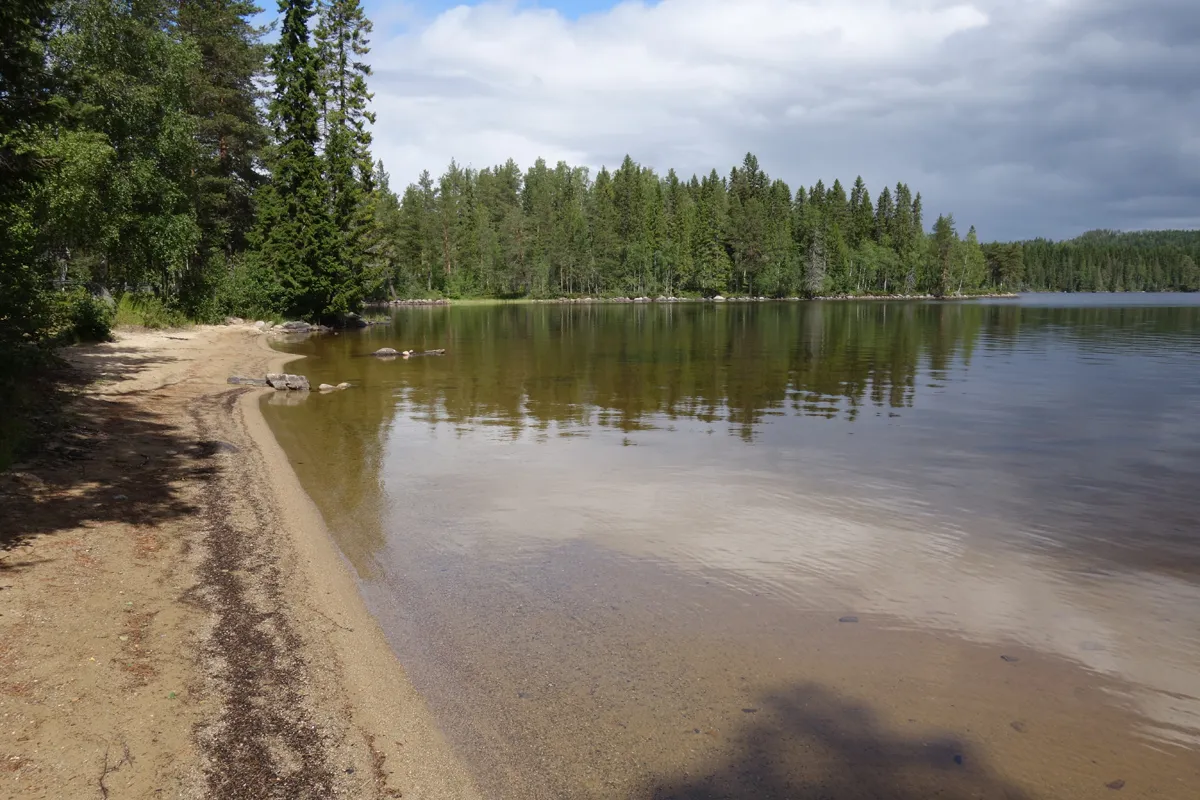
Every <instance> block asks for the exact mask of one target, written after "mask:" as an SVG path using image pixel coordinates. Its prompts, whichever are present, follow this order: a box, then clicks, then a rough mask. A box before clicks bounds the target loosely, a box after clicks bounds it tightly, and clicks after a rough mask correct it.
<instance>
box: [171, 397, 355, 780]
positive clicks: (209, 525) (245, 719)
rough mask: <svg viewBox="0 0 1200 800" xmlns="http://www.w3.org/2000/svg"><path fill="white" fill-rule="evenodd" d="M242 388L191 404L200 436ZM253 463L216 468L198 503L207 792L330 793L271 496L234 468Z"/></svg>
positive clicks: (205, 437)
mask: <svg viewBox="0 0 1200 800" xmlns="http://www.w3.org/2000/svg"><path fill="white" fill-rule="evenodd" d="M245 391H247V390H246V389H233V390H230V391H228V392H224V393H222V394H219V395H215V396H207V397H201V398H198V399H197V400H195V401H193V402H192V403H190V404H189V405H188V413H189V414H190V416H191V417H192V419H193V421H194V422H195V425H196V431H197V434H198V435H199V437H200V438H201V439H202V440H208V439H211V438H212V436H213V435H215V433H216V432H215V431H213V430H212V429H211V426H210V425H209V424H208V422H207V421H206V419H205V416H206V414H205V412H206V411H207V412H217V413H220V414H222V415H225V416H231V415H233V413H234V405H235V403H236V402H237V400H238V397H239V396H240V395H242V394H243V393H244V392H245ZM210 457H213V456H210ZM252 468H260V469H261V468H265V465H262V464H253V465H250V464H246V463H245V460H244V457H243V458H241V459H239V461H238V462H236V464H233V463H231V465H230V466H229V467H228V468H226V469H215V470H214V472H213V474H212V475H211V477H210V479H209V480H208V481H207V482H206V485H205V486H204V489H203V494H202V500H201V508H202V511H201V513H202V519H203V525H204V530H205V534H204V540H203V541H204V546H205V549H206V552H205V553H204V555H203V560H202V562H201V567H200V579H201V586H200V589H199V595H200V597H202V598H203V600H202V602H203V603H204V605H205V606H206V607H207V608H208V609H209V611H210V612H211V613H212V614H213V615H214V617H215V623H214V628H213V631H212V634H211V637H210V640H209V643H208V647H207V649H206V652H205V654H204V658H205V660H206V661H207V662H208V663H209V664H210V665H211V667H212V669H211V671H212V672H213V673H215V680H216V681H217V683H218V685H219V686H220V688H221V695H222V702H223V708H222V711H221V713H220V716H219V718H218V720H217V721H216V722H215V724H213V725H211V726H209V727H207V729H205V730H203V731H201V732H200V735H199V740H200V743H201V745H202V747H203V749H204V751H205V754H206V762H207V763H206V767H205V769H206V778H207V784H208V791H209V794H210V795H211V796H212V797H215V798H221V800H249V798H289V799H290V798H326V797H330V796H331V795H332V794H333V793H334V788H333V787H334V784H335V781H334V777H333V773H332V770H331V768H330V765H329V763H328V760H327V758H326V756H325V753H326V749H327V748H326V743H325V742H324V741H323V737H322V736H321V735H320V733H319V732H318V730H317V727H316V726H315V725H314V724H313V722H312V721H311V720H310V718H309V716H308V714H307V713H306V711H305V702H304V696H303V692H302V690H303V688H304V683H305V670H304V664H303V662H302V661H301V660H300V659H299V657H298V655H297V654H298V653H300V652H301V641H300V639H299V637H298V636H297V635H296V633H295V632H294V631H293V630H292V629H291V628H290V626H289V624H288V621H287V620H286V619H285V618H284V616H283V615H282V614H279V613H278V609H279V608H280V607H281V603H282V600H281V596H280V575H279V567H278V564H277V563H276V559H275V554H274V553H273V552H272V550H273V548H272V545H271V536H270V532H271V531H272V530H274V529H275V524H274V523H275V520H274V515H273V513H272V511H271V509H270V504H269V501H267V500H266V499H265V498H263V497H261V496H258V495H257V494H256V493H255V492H254V491H253V490H251V489H249V488H248V487H250V486H251V485H252V484H253V483H254V482H253V481H245V480H240V479H239V472H242V471H244V470H247V469H252ZM235 484H236V488H235ZM235 498H244V500H243V501H242V506H244V507H239V508H236V509H235V508H234V507H233V506H234V503H235V502H237V501H236V500H235ZM238 514H241V515H242V516H243V517H244V518H243V519H240V520H239V519H238V518H237V515H238ZM239 523H240V524H239Z"/></svg>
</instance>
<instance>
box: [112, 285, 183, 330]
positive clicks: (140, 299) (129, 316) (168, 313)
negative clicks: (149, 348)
mask: <svg viewBox="0 0 1200 800" xmlns="http://www.w3.org/2000/svg"><path fill="white" fill-rule="evenodd" d="M114 324H115V325H118V326H122V325H127V326H133V327H139V328H154V329H161V328H182V327H184V326H186V325H189V324H191V323H190V320H188V318H187V317H186V316H184V315H183V314H182V313H181V312H179V311H174V310H172V309H169V308H167V306H166V305H165V304H164V303H163V301H162V300H160V299H158V298H157V297H155V296H154V295H152V294H126V295H122V296H121V300H120V302H118V303H117V316H116V320H115V322H114Z"/></svg>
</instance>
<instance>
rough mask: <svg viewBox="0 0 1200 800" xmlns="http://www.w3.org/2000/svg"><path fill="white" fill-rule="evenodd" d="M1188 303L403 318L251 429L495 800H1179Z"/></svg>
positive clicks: (1195, 332)
mask: <svg viewBox="0 0 1200 800" xmlns="http://www.w3.org/2000/svg"><path fill="white" fill-rule="evenodd" d="M1198 300H1200V298H1197V297H1196V296H1191V297H1188V296H1150V295H1139V296H1128V297H1121V296H1115V297H1069V296H1046V297H1032V298H1023V299H1021V300H1020V301H1003V302H992V303H962V304H937V303H880V302H864V303H835V302H831V303H804V304H749V305H732V304H730V305H725V306H713V305H707V306H700V305H687V306H683V305H680V306H666V307H658V306H637V307H625V306H528V305H522V306H487V307H451V308H448V309H447V308H432V309H428V308H425V309H410V310H404V311H399V312H397V313H396V314H395V316H394V323H393V325H391V326H390V327H386V328H373V329H370V330H368V331H365V332H361V333H350V334H342V335H339V336H329V337H323V338H314V339H309V340H306V341H300V342H295V343H291V344H288V345H286V349H288V350H290V351H294V352H301V353H304V354H306V355H308V356H309V359H307V360H306V361H304V362H297V365H296V366H295V367H294V368H295V369H296V370H298V371H301V372H303V373H305V374H307V375H308V377H309V379H310V380H311V381H312V382H313V383H314V384H315V383H318V382H328V383H337V382H340V381H343V380H348V381H350V382H352V383H354V384H355V387H354V388H353V389H352V390H348V391H345V392H338V393H334V394H329V395H319V394H317V393H313V394H311V395H309V396H307V397H296V396H284V395H283V394H280V395H275V396H272V397H270V398H269V399H268V401H267V406H266V409H265V410H266V412H267V415H268V420H269V421H270V423H271V426H272V428H273V429H274V431H275V432H276V434H277V436H278V437H279V439H280V441H281V443H282V444H283V446H284V448H285V449H286V450H287V452H288V453H289V455H290V456H291V458H292V460H293V463H294V464H295V466H296V469H297V472H298V473H299V475H300V478H301V481H302V482H303V483H304V485H305V487H306V488H307V489H308V491H309V492H310V493H311V494H312V495H313V498H314V499H315V500H316V502H317V504H318V505H319V507H320V508H321V510H322V513H323V514H324V516H325V518H326V521H327V522H328V523H329V525H330V528H331V530H332V531H333V533H334V535H335V537H336V538H337V541H338V543H339V545H340V546H341V548H342V550H343V552H344V553H345V554H346V556H347V558H348V559H349V560H350V562H351V563H352V564H353V566H354V568H355V569H356V570H357V572H358V575H359V577H360V579H361V581H362V584H361V585H362V588H363V592H364V595H365V597H366V598H367V601H368V604H369V606H370V607H371V609H372V611H373V612H374V613H375V614H376V615H377V617H378V618H379V619H380V621H381V623H382V624H383V626H384V629H385V630H386V631H387V633H388V635H389V638H390V640H391V641H392V643H393V646H394V648H395V650H396V652H397V654H398V655H399V657H400V659H401V660H402V661H403V663H404V664H405V666H406V667H407V668H408V670H409V672H410V675H411V676H412V678H413V680H414V683H416V684H417V686H418V688H420V689H421V690H422V691H423V692H424V694H425V695H426V696H427V697H428V699H429V702H430V705H431V707H432V708H433V710H434V712H435V713H436V714H437V716H438V718H439V720H440V722H441V724H442V725H443V727H444V728H445V730H446V732H447V734H448V735H449V736H450V738H451V740H452V741H453V742H454V743H455V744H456V746H457V747H458V748H459V749H460V751H461V752H462V753H463V755H464V757H465V758H466V760H467V762H468V763H469V764H470V765H471V767H472V768H473V769H474V771H475V774H476V776H477V779H478V781H479V783H480V785H481V787H482V788H483V789H484V791H485V794H487V795H488V796H490V797H496V798H559V797H562V798H574V797H581V798H617V797H662V798H667V797H673V798H717V797H730V798H742V797H746V798H759V797H761V798H823V797H832V798H843V797H850V798H857V797H863V798H867V797H887V798H903V799H905V800H908V799H909V798H911V799H912V800H916V798H925V797H930V796H941V797H955V798H957V797H964V798H965V797H997V798H1001V797H1007V798H1015V797H1047V798H1057V797H1065V798H1072V797H1107V796H1109V795H1110V794H1111V795H1112V796H1120V797H1163V798H1180V799H1181V800H1183V799H1184V798H1187V799H1188V800H1192V799H1193V798H1196V797H1200V303H1198V302H1197V301H1198ZM383 346H391V347H395V348H397V349H407V348H412V347H415V348H418V349H425V348H435V347H436V348H441V347H444V348H447V350H448V353H447V355H446V356H445V357H443V358H422V359H415V360H395V361H381V360H378V359H374V358H368V357H362V354H364V353H370V352H372V351H373V350H375V349H377V348H379V347H383ZM851 619H856V620H857V621H850V620H851ZM839 620H846V621H839ZM1110 786H1111V787H1118V788H1110ZM1118 792H1119V794H1117V793H1118Z"/></svg>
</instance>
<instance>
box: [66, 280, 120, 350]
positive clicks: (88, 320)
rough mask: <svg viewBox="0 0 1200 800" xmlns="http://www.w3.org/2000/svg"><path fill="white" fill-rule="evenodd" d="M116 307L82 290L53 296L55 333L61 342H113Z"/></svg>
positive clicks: (78, 289) (112, 303)
mask: <svg viewBox="0 0 1200 800" xmlns="http://www.w3.org/2000/svg"><path fill="white" fill-rule="evenodd" d="M115 317H116V304H115V303H114V302H113V300H112V298H111V297H97V296H95V295H93V294H92V293H91V292H89V291H87V290H86V289H84V288H82V287H76V288H74V289H71V290H69V291H65V292H60V293H58V294H56V295H55V296H54V332H55V338H56V339H57V340H58V341H60V342H72V343H73V342H107V341H108V340H109V339H110V338H111V334H112V326H113V321H114V319H115Z"/></svg>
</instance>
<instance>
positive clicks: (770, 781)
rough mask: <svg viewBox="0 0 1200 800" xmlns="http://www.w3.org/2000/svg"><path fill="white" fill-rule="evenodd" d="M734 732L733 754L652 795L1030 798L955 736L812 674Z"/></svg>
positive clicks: (664, 799)
mask: <svg viewBox="0 0 1200 800" xmlns="http://www.w3.org/2000/svg"><path fill="white" fill-rule="evenodd" d="M747 716H748V717H749V718H750V720H751V721H750V722H749V723H748V724H747V726H746V727H745V729H744V730H742V731H741V732H740V734H737V735H735V736H734V737H733V739H732V746H733V749H734V750H735V751H736V756H735V757H734V758H732V759H730V760H729V761H728V762H727V763H723V764H715V765H713V767H712V768H711V769H704V770H701V773H700V774H699V775H685V776H680V777H676V778H672V777H665V778H660V779H658V780H656V781H655V782H654V785H653V788H652V791H651V794H650V796H651V797H653V798H655V800H733V799H734V798H736V799H737V800H740V799H741V798H754V799H755V800H775V799H777V798H778V799H782V798H788V799H789V800H818V799H820V800H826V799H828V800H843V799H845V798H849V799H851V800H855V799H857V798H863V799H864V800H865V798H872V800H882V799H883V798H887V800H925V798H932V797H938V798H949V799H950V800H959V798H961V799H962V800H966V798H997V800H999V799H1003V800H1025V798H1027V797H1028V796H1027V795H1026V794H1025V793H1024V792H1023V791H1022V790H1021V789H1019V788H1017V787H1015V786H1013V785H1011V784H1009V783H1007V782H1005V781H1004V780H1003V779H1001V778H1000V777H998V776H997V775H996V774H995V773H994V772H992V770H991V769H990V768H989V767H988V765H987V764H986V763H985V761H984V758H983V756H982V754H980V753H979V752H977V751H975V750H973V749H972V748H970V747H968V746H966V745H964V744H963V743H962V742H960V741H958V740H957V739H955V738H954V737H952V736H948V735H946V736H941V735H938V734H930V732H929V731H928V729H927V728H921V727H919V726H918V725H916V724H915V723H914V724H913V725H912V727H913V729H914V730H913V732H912V733H907V732H900V731H895V730H888V728H887V727H886V726H885V725H884V724H883V723H882V722H881V721H880V720H879V719H878V718H877V717H876V715H875V713H874V712H872V711H871V710H870V709H869V708H867V707H865V706H863V705H860V704H858V703H855V702H852V701H848V700H846V699H843V698H841V697H839V696H838V695H836V694H835V693H833V692H831V691H829V690H827V689H825V688H822V687H820V686H817V685H815V684H803V685H800V686H797V687H794V688H791V689H788V690H786V691H782V692H778V693H775V694H772V695H770V696H768V697H766V698H764V699H763V701H762V703H761V704H760V705H759V706H758V707H757V709H756V710H755V711H754V713H752V714H748V715H747Z"/></svg>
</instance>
